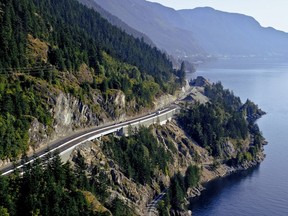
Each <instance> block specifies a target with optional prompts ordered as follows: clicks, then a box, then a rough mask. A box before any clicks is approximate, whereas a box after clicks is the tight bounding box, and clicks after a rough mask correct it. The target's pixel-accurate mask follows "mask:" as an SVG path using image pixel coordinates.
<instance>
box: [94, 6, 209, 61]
mask: <svg viewBox="0 0 288 216" xmlns="http://www.w3.org/2000/svg"><path fill="white" fill-rule="evenodd" d="M94 1H95V2H96V3H97V4H98V5H100V6H101V7H102V8H104V9H105V10H107V11H109V12H110V13H111V14H113V15H115V16H117V17H118V18H120V19H121V20H123V21H124V22H125V23H127V24H128V25H129V26H131V27H132V28H134V29H136V30H138V31H140V32H144V33H145V34H146V35H147V36H148V37H149V38H151V39H152V41H153V42H154V43H155V44H156V45H157V46H158V47H159V48H160V49H164V50H165V51H167V52H168V53H169V54H171V55H173V56H174V57H184V56H193V55H199V54H201V55H206V53H205V51H204V50H203V49H202V48H201V47H200V46H199V45H198V43H197V42H196V40H195V39H194V37H193V32H192V31H191V30H189V29H184V28H181V26H179V23H183V18H182V16H181V15H179V14H178V12H177V11H175V10H173V9H170V8H167V7H164V6H162V5H160V4H157V3H151V2H146V1H144V0H121V1H119V0H109V1H107V0H94Z"/></svg>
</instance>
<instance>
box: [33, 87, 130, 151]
mask: <svg viewBox="0 0 288 216" xmlns="http://www.w3.org/2000/svg"><path fill="white" fill-rule="evenodd" d="M48 104H49V105H50V107H51V109H50V113H51V115H52V118H53V124H52V127H47V126H44V125H43V124H41V123H40V122H39V121H38V120H37V119H33V121H32V123H31V126H30V130H29V137H30V142H29V143H31V144H32V146H33V148H38V147H39V146H41V145H43V144H44V143H47V142H50V141H53V140H55V139H57V138H59V137H62V136H65V135H67V134H69V133H71V132H73V131H75V130H77V129H84V128H88V127H91V126H97V125H99V124H101V123H105V122H109V121H112V120H114V119H117V120H122V119H124V118H125V117H126V98H125V94H124V93H123V92H122V91H119V90H113V91H110V92H109V94H108V96H107V99H104V98H103V96H102V95H101V94H99V93H98V92H93V106H94V107H97V109H96V110H95V109H93V107H91V106H89V105H87V104H85V103H83V102H82V101H81V100H80V99H78V98H76V97H74V96H72V95H71V94H65V93H63V92H57V93H55V92H54V93H50V97H49V98H48Z"/></svg>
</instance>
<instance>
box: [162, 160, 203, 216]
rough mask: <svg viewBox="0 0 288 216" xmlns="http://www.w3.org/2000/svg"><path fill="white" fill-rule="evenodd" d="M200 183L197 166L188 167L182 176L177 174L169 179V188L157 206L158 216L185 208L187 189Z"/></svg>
mask: <svg viewBox="0 0 288 216" xmlns="http://www.w3.org/2000/svg"><path fill="white" fill-rule="evenodd" d="M199 181H200V169H199V168H198V167H197V166H192V165H190V166H189V167H188V168H187V170H186V173H185V176H182V175H181V174H180V173H177V174H176V175H174V176H173V177H172V178H171V183H170V188H169V189H168V192H167V194H166V196H165V198H164V200H163V201H161V202H159V204H158V211H159V215H160V216H165V215H169V214H168V212H169V209H170V208H172V209H173V210H183V209H184V208H185V207H184V206H185V202H184V201H185V198H186V192H187V190H188V188H193V187H196V186H197V185H198V184H199Z"/></svg>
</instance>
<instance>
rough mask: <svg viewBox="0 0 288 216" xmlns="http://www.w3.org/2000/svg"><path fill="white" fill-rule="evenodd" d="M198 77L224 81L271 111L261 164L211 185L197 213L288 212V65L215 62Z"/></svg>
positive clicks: (263, 124)
mask: <svg viewBox="0 0 288 216" xmlns="http://www.w3.org/2000/svg"><path fill="white" fill-rule="evenodd" d="M196 75H202V76H204V77H206V78H208V79H209V80H211V81H214V82H216V81H221V82H222V84H223V85H224V87H225V88H229V89H230V90H232V91H233V92H234V94H235V95H237V96H240V98H241V100H242V102H245V101H246V99H247V98H249V99H251V100H252V101H254V102H255V103H256V104H258V105H259V107H260V108H261V109H263V110H264V111H266V112H267V115H265V116H264V117H262V118H261V119H260V120H259V121H258V125H259V127H260V129H261V131H262V132H263V135H264V137H265V138H266V139H267V141H268V142H269V145H268V146H266V147H265V153H266V158H265V160H264V162H263V163H261V165H260V166H258V167H256V168H254V169H251V170H248V171H246V172H242V173H239V174H235V175H232V176H229V177H226V178H224V179H221V180H217V181H214V182H212V183H210V184H208V186H207V190H206V191H205V192H204V193H203V196H201V197H200V198H198V199H197V200H195V201H194V202H193V203H191V206H190V208H191V210H192V211H193V216H207V215H213V216H217V215H219V216H220V215H221V216H226V215H227V216H230V215H233V216H238V215H239V216H248V215H251V216H258V215H261V216H273V215H276V216H287V215H288V167H287V165H288V64H280V63H277V64H270V63H269V64H268V63H267V64H260V65H258V64H252V65H245V64H244V65H235V64H234V65H233V64H232V65H227V64H226V65H221V64H215V65H213V66H208V67H206V68H204V67H203V68H200V69H198V72H197V73H196ZM189 76H190V77H191V75H188V78H189Z"/></svg>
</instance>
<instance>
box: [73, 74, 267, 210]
mask: <svg viewBox="0 0 288 216" xmlns="http://www.w3.org/2000/svg"><path fill="white" fill-rule="evenodd" d="M193 83H194V85H192V86H191V87H192V89H190V94H189V95H187V96H186V97H185V98H184V99H183V100H181V101H179V102H178V106H179V107H181V110H182V111H181V112H180V114H179V115H178V116H175V118H174V119H173V120H172V121H170V122H168V123H166V124H165V125H162V126H160V125H152V126H150V127H149V129H144V128H142V129H140V131H134V132H133V134H131V135H130V136H131V137H127V138H125V137H124V138H123V137H118V138H117V137H111V136H108V137H104V138H103V139H102V140H101V141H99V140H98V141H96V142H88V143H86V144H85V145H83V146H81V147H79V148H77V149H76V150H75V151H74V152H73V154H72V155H71V158H70V162H71V163H72V164H73V166H74V167H78V166H79V163H80V164H82V166H83V167H84V169H85V172H86V174H87V175H88V176H91V178H95V175H96V176H99V175H100V173H101V175H102V174H103V175H104V176H105V178H106V180H107V182H109V183H108V185H109V186H108V187H107V191H109V195H108V197H109V198H107V199H106V201H107V200H108V201H107V202H108V203H109V202H112V200H114V199H115V197H117V198H119V199H120V200H122V202H123V203H126V204H127V206H128V208H129V209H132V210H133V214H136V215H147V211H149V209H148V208H147V206H148V204H149V203H150V202H151V201H152V199H153V197H155V196H157V194H159V193H160V192H161V191H163V190H164V189H165V188H166V190H167V188H169V189H168V191H167V193H166V197H168V198H163V200H161V201H160V202H159V203H158V205H156V207H157V206H158V213H157V214H159V215H165V214H166V213H167V214H168V215H185V214H188V213H187V211H186V210H185V209H186V207H185V206H186V205H187V203H188V200H189V199H190V198H193V197H195V196H200V195H201V191H202V190H203V189H204V188H203V186H202V185H203V184H204V183H206V182H209V181H211V180H213V179H215V178H219V177H224V176H226V175H229V174H231V173H234V172H237V171H240V170H245V169H248V168H250V167H253V166H256V165H257V164H259V163H261V162H262V161H263V160H264V157H265V155H264V153H263V145H264V144H266V143H265V140H264V138H263V137H262V135H261V133H260V132H259V129H258V127H257V125H256V124H255V120H256V119H258V118H259V117H261V116H262V115H263V114H265V113H264V112H263V111H261V110H260V109H259V108H258V107H257V106H256V105H255V104H253V103H252V102H251V101H247V102H246V103H245V104H242V103H241V102H240V99H239V98H237V97H235V96H234V95H233V94H232V93H230V92H229V91H228V90H224V89H223V87H222V86H220V84H211V83H209V82H207V81H206V80H205V79H204V78H201V77H200V78H197V80H195V81H194V82H193ZM195 83H197V84H196V85H195ZM214 94H217V95H218V96H217V97H219V98H218V99H217V100H218V102H219V103H220V98H222V99H227V97H230V100H227V101H229V103H231V104H230V105H229V106H228V104H225V103H226V102H223V103H224V104H225V106H226V105H227V107H226V108H228V107H230V106H234V108H233V109H234V111H235V113H234V114H233V112H234V111H232V110H229V111H228V110H226V108H223V107H222V108H221V109H220V106H219V107H217V109H216V110H218V111H219V113H221V114H222V117H221V118H223V119H220V120H221V121H220V120H219V119H218V120H219V122H218V123H219V124H223V125H220V126H221V127H223V129H224V130H228V129H227V128H225V127H226V126H227V125H226V124H227V122H229V118H230V117H231V116H232V117H233V115H238V114H237V113H238V112H239V113H241V115H240V116H239V119H238V120H239V121H242V120H243V122H244V123H243V125H242V126H243V128H242V131H241V130H240V129H241V125H239V122H237V121H236V120H235V121H236V122H234V123H235V125H238V126H239V127H238V128H234V129H233V127H234V124H232V123H229V127H231V128H232V129H231V130H230V131H226V132H225V133H223V134H220V133H222V132H221V131H220V132H219V131H216V128H213V126H211V127H210V128H209V131H205V130H204V129H203V130H201V134H202V135H203V137H202V140H207V139H209V138H204V137H205V136H206V135H207V136H208V135H209V134H215V135H214V136H219V139H215V140H210V141H212V142H214V143H203V142H201V141H202V140H201V139H199V137H198V136H197V134H195V133H194V134H193V133H191V130H190V129H191V128H190V127H191V123H193V121H194V119H192V118H188V119H189V121H188V122H185V121H184V120H183V119H185V117H187V116H186V114H187V112H188V113H189V112H190V111H191V109H196V108H195V107H199V106H200V107H201V106H210V105H211V103H215V101H213V100H215V95H214ZM212 95H213V98H211V96H212ZM209 96H210V97H209ZM232 99H233V100H232ZM223 101H226V100H223ZM231 101H234V102H231ZM209 104H210V105H209ZM214 109H215V107H213V108H212V109H211V110H210V108H209V110H208V111H209V112H212V113H213V112H214V114H217V113H215V112H216V111H215V110H214ZM229 109H230V108H229ZM236 110H237V112H236ZM201 112H204V111H203V110H201ZM229 112H230V113H229ZM193 113H194V115H198V114H197V112H196V111H195V110H194V112H193ZM252 116H254V117H253V118H251V117H252ZM255 116H257V117H255ZM210 117H211V116H210ZM242 117H243V118H242ZM201 118H202V120H203V119H205V122H203V125H204V124H210V121H209V115H206V116H205V117H204V116H202V117H201ZM213 118H214V117H213ZM222 120H224V121H223V122H222ZM213 121H214V122H215V121H217V120H215V119H213ZM186 123H187V124H190V125H186ZM201 124H202V123H201V121H198V122H194V123H193V125H197V127H198V128H199V127H202V126H203V125H201ZM224 124H225V125H226V126H225V125H224ZM220 126H219V125H215V127H220ZM143 130H144V132H143ZM145 130H147V131H145ZM195 130H196V131H197V128H195ZM246 130H247V131H246ZM234 132H235V133H234ZM241 132H242V133H241ZM139 133H140V135H139ZM145 133H147V134H146V135H145ZM217 133H219V134H217ZM141 134H142V135H141ZM143 134H144V135H143ZM205 134H206V135H205ZM145 137H146V138H145ZM148 137H150V138H148ZM224 138H225V139H224ZM150 139H151V140H150ZM219 140H220V141H221V143H220V144H218V143H219V142H220V141H219ZM150 142H151V143H150ZM125 143H126V144H125ZM141 143H142V144H141ZM149 143H150V144H149ZM127 145H128V146H127ZM218 145H219V146H218ZM215 146H216V147H215ZM214 147H215V148H214ZM129 148H131V152H130V150H129ZM156 149H157V150H156ZM132 150H133V151H132ZM158 150H159V151H160V152H161V153H159V154H158V153H157V152H158ZM136 151H137V152H136ZM142 151H143V152H142ZM133 155H134V156H133ZM131 157H132V158H133V157H137V158H138V159H139V160H140V161H141V162H140V161H138V160H137V159H132V160H131ZM125 160H127V161H126V162H123V161H125ZM143 161H144V162H143ZM148 163H149V166H148V165H147V164H148ZM191 167H192V168H191ZM95 170H96V171H95ZM143 170H146V171H145V172H144V171H143ZM189 170H193V172H192V173H193V174H192V176H194V179H196V180H197V183H195V182H193V184H192V183H191V185H189V184H188V183H187V182H186V180H185V179H187V176H188V175H189ZM143 172H144V173H143ZM141 175H146V177H147V178H144V177H143V176H142V177H141ZM177 178H180V179H183V182H184V184H185V185H186V184H188V186H184V188H185V189H184V190H185V191H184V192H185V193H184V194H183V195H181V196H183V197H180V196H179V197H177V198H179V199H181V200H174V198H173V197H171V196H175V194H174V193H180V192H179V191H180V190H181V189H178V190H179V191H172V190H173V189H172V188H173V184H175V182H176V183H177V181H178V180H177V181H176V180H175V179H177ZM196 180H193V181H196ZM185 182H186V183H185ZM177 184H178V183H177ZM180 185H181V184H180ZM181 193H182V192H181ZM169 197H170V198H169ZM109 200H110V201H109ZM106 205H108V206H109V204H107V203H106ZM161 205H162V207H161ZM163 206H164V207H163ZM185 212H186V213H185ZM149 213H150V212H149Z"/></svg>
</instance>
